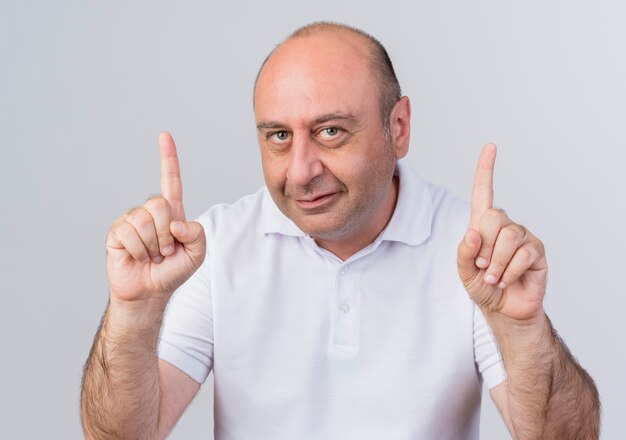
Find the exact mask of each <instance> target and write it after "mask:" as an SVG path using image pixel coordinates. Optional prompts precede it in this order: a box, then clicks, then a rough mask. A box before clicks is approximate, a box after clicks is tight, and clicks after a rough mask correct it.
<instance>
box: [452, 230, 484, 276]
mask: <svg viewBox="0 0 626 440" xmlns="http://www.w3.org/2000/svg"><path fill="white" fill-rule="evenodd" d="M480 243H481V239H480V234H479V233H478V231H477V230H476V229H473V228H469V229H468V230H467V232H466V233H465V237H464V238H463V240H462V241H461V244H459V248H458V250H457V264H458V269H459V276H460V277H461V281H463V284H465V285H466V286H467V285H468V283H469V282H470V281H471V280H473V279H474V278H476V275H478V273H479V272H480V269H479V268H478V267H477V266H476V264H475V263H474V260H475V259H476V257H477V256H478V251H480Z"/></svg>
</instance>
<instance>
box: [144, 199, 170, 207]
mask: <svg viewBox="0 0 626 440" xmlns="http://www.w3.org/2000/svg"><path fill="white" fill-rule="evenodd" d="M144 206H146V208H149V209H153V210H163V209H169V208H170V203H169V202H168V201H167V200H165V197H163V196H161V195H156V196H152V197H150V198H149V199H148V200H147V201H146V203H144Z"/></svg>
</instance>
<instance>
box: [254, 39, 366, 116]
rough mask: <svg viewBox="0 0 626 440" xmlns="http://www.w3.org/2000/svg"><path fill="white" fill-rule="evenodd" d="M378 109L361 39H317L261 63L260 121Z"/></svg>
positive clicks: (290, 44) (288, 46)
mask: <svg viewBox="0 0 626 440" xmlns="http://www.w3.org/2000/svg"><path fill="white" fill-rule="evenodd" d="M372 105H375V106H376V109H377V88H376V85H375V82H374V80H373V78H372V74H371V68H370V58H369V48H368V46H367V45H366V44H365V43H364V42H363V41H362V37H356V36H352V35H346V34H342V33H339V34H326V33H323V34H316V35H312V36H307V37H303V38H295V39H292V40H289V41H287V42H286V43H284V44H283V45H281V46H280V47H279V48H278V49H276V51H275V52H274V53H273V54H272V56H271V57H270V58H269V59H268V61H267V63H266V64H265V66H264V68H263V70H262V71H261V74H260V75H259V79H258V82H257V87H256V90H255V114H256V118H257V121H259V120H268V119H271V120H278V121H286V122H288V121H294V122H295V121H298V120H308V119H313V118H315V117H316V116H318V115H320V114H326V113H332V112H345V113H351V114H354V115H356V116H358V115H359V113H363V112H371V111H372V109H371V107H372Z"/></svg>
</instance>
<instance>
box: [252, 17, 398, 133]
mask: <svg viewBox="0 0 626 440" xmlns="http://www.w3.org/2000/svg"><path fill="white" fill-rule="evenodd" d="M315 37H317V38H318V39H319V38H324V39H325V40H326V43H327V44H329V45H333V44H338V43H343V44H349V45H351V46H352V48H353V49H354V51H355V53H357V54H360V55H362V56H363V58H364V60H365V63H364V65H365V66H366V68H368V69H369V71H370V76H371V79H372V82H373V83H374V84H375V86H376V89H377V93H378V102H379V109H380V116H381V120H382V124H383V128H384V134H385V138H387V139H389V137H390V132H389V116H390V114H391V110H392V109H393V107H394V105H395V104H396V102H397V101H398V100H399V99H400V96H401V90H400V84H399V82H398V79H397V77H396V74H395V71H394V69H393V65H392V63H391V59H390V58H389V55H388V54H387V51H386V50H385V48H384V47H383V45H382V44H381V43H380V42H379V41H378V40H377V39H375V38H374V37H372V36H371V35H369V34H368V33H366V32H364V31H362V30H360V29H357V28H354V27H351V26H347V25H344V24H338V23H330V22H316V23H312V24H308V25H306V26H303V27H301V28H299V29H297V30H296V31H295V32H293V33H292V34H291V35H289V36H288V37H287V38H286V39H285V40H284V41H283V42H282V43H280V44H279V45H278V46H277V47H276V48H275V49H274V50H273V51H272V52H271V53H270V54H269V55H268V56H267V58H266V59H265V61H264V62H263V64H262V65H261V68H260V69H259V73H258V74H257V78H256V81H255V87H254V90H255V98H254V99H255V100H256V88H257V84H258V82H259V79H260V77H261V75H262V74H263V72H264V70H265V67H266V66H267V64H268V62H269V61H270V60H271V59H272V58H273V57H274V56H275V55H277V54H278V53H280V52H281V48H283V47H284V46H286V45H290V44H292V43H302V42H304V41H305V40H307V39H311V38H315ZM323 61H324V60H320V62H323ZM355 68H357V66H355Z"/></svg>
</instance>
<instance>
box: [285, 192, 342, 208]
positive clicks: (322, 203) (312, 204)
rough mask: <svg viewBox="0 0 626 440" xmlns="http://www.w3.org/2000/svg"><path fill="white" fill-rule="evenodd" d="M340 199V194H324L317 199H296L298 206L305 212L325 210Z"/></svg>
mask: <svg viewBox="0 0 626 440" xmlns="http://www.w3.org/2000/svg"><path fill="white" fill-rule="evenodd" d="M337 197H339V192H332V193H327V194H322V195H320V196H317V197H312V198H306V199H294V201H295V202H296V205H298V207H300V208H301V209H304V210H313V209H320V208H324V207H326V206H328V205H330V204H331V203H333V202H334V201H335V199H336V198H337Z"/></svg>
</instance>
